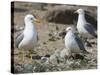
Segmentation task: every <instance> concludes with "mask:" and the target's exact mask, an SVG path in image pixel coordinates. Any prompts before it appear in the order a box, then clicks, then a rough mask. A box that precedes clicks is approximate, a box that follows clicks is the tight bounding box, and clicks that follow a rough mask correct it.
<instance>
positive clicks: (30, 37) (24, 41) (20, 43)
mask: <svg viewBox="0 0 100 75" xmlns="http://www.w3.org/2000/svg"><path fill="white" fill-rule="evenodd" d="M24 22H25V28H24V30H23V32H22V33H21V34H20V35H18V36H17V38H16V40H15V44H16V47H17V48H18V49H20V50H24V51H25V50H33V49H34V47H35V45H36V43H37V31H36V28H35V26H34V22H38V23H39V22H40V21H39V20H37V19H36V18H35V17H34V16H33V15H31V14H28V15H26V16H25V18H24ZM24 51H23V61H24ZM31 59H32V57H31Z"/></svg>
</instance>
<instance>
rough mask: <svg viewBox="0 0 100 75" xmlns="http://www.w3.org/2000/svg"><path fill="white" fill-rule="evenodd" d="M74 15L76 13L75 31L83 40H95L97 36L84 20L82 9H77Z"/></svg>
mask: <svg viewBox="0 0 100 75" xmlns="http://www.w3.org/2000/svg"><path fill="white" fill-rule="evenodd" d="M75 13H78V22H77V30H78V32H79V33H80V35H81V36H82V37H84V38H96V37H97V34H96V32H95V30H94V28H93V26H92V25H91V24H90V23H88V22H87V21H86V19H85V11H84V10H83V9H78V10H76V11H75Z"/></svg>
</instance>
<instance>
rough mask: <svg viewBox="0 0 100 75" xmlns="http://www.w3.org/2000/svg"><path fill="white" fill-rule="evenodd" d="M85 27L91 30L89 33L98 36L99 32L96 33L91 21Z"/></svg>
mask: <svg viewBox="0 0 100 75" xmlns="http://www.w3.org/2000/svg"><path fill="white" fill-rule="evenodd" d="M84 27H85V29H86V30H87V31H88V32H89V34H91V35H92V36H94V37H96V38H97V34H96V33H95V31H94V28H93V27H92V25H91V24H90V23H87V24H86V25H85V26H84Z"/></svg>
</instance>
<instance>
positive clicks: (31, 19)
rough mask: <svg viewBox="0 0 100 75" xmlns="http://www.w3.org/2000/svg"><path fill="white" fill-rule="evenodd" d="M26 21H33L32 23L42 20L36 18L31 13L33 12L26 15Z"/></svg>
mask: <svg viewBox="0 0 100 75" xmlns="http://www.w3.org/2000/svg"><path fill="white" fill-rule="evenodd" d="M24 21H25V22H31V23H33V22H40V21H39V20H37V19H36V18H35V17H34V16H33V15H31V14H28V15H26V16H25V18H24Z"/></svg>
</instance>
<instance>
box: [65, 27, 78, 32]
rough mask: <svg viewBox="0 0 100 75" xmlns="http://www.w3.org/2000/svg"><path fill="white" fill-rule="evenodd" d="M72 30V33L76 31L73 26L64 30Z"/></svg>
mask: <svg viewBox="0 0 100 75" xmlns="http://www.w3.org/2000/svg"><path fill="white" fill-rule="evenodd" d="M69 31H72V32H73V33H76V31H77V29H76V28H74V27H67V28H66V32H69Z"/></svg>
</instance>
